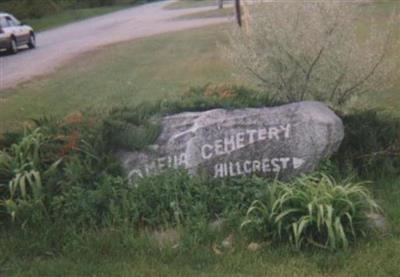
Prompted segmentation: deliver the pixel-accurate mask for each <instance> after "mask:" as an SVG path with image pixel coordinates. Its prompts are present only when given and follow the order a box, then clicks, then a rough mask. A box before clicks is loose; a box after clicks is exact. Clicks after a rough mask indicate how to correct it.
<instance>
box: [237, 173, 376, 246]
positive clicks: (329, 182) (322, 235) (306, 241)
mask: <svg viewBox="0 0 400 277" xmlns="http://www.w3.org/2000/svg"><path fill="white" fill-rule="evenodd" d="M265 189H266V190H267V192H266V196H265V197H264V198H263V199H260V200H256V201H254V202H253V203H252V205H251V207H250V208H249V210H248V212H247V219H246V220H245V221H244V222H243V224H242V228H244V229H245V230H246V229H247V231H248V232H249V233H250V234H252V235H253V236H254V235H255V236H258V237H261V238H263V239H267V240H272V241H290V242H291V243H292V244H293V245H294V247H295V248H297V249H300V248H301V247H303V246H304V245H314V246H318V247H322V248H328V249H333V250H336V249H346V248H347V247H348V245H349V242H351V241H352V240H354V239H356V238H357V237H358V236H360V235H365V234H366V233H367V231H368V227H367V226H368V225H367V214H368V213H371V212H379V210H380V208H379V207H378V205H377V204H376V202H375V201H374V200H373V199H372V197H371V195H370V193H369V192H368V190H367V189H366V188H365V187H364V186H363V184H361V183H351V182H343V183H336V181H335V180H334V179H333V178H331V177H328V176H326V175H322V174H321V175H315V176H303V177H299V178H297V179H295V180H294V181H293V182H291V183H282V182H279V181H275V182H274V183H273V184H270V185H268V186H266V187H265Z"/></svg>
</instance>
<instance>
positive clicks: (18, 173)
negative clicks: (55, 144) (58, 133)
mask: <svg viewBox="0 0 400 277" xmlns="http://www.w3.org/2000/svg"><path fill="white" fill-rule="evenodd" d="M50 145H51V138H50V137H49V136H46V135H45V134H44V133H43V132H42V130H41V129H40V128H38V129H35V130H32V131H26V133H25V136H24V137H23V138H22V139H21V141H20V142H19V143H16V144H13V145H11V147H10V148H9V149H7V150H6V151H0V212H1V211H2V210H5V211H6V213H7V214H9V215H10V216H11V218H12V220H15V219H16V216H17V215H19V214H20V213H25V214H31V215H32V217H35V216H38V214H42V213H45V210H46V207H45V203H44V201H45V195H44V191H43V181H48V180H49V179H50V178H52V176H53V175H54V174H55V172H56V170H57V167H58V166H59V164H60V163H61V159H59V160H55V159H54V157H52V156H51V155H49V153H48V152H47V150H49V148H50V147H51V146H50ZM0 219H1V217H0Z"/></svg>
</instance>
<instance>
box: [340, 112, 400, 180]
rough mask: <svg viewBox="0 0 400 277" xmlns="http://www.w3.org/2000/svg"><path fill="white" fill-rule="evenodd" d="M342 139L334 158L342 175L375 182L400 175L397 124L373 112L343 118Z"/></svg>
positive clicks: (398, 122) (395, 119)
mask: <svg viewBox="0 0 400 277" xmlns="http://www.w3.org/2000/svg"><path fill="white" fill-rule="evenodd" d="M342 119H343V122H344V126H345V138H344V141H343V143H342V145H341V147H340V149H339V151H338V153H337V154H336V155H335V156H334V157H333V162H334V163H335V164H336V165H337V166H338V168H340V169H341V171H342V173H343V174H351V171H355V172H356V173H357V174H358V175H359V176H361V177H364V178H373V179H377V178H380V177H385V176H386V177H387V176H398V175H399V173H400V121H399V119H398V118H396V117H393V116H391V115H389V114H386V113H381V112H378V111H376V110H366V111H353V112H350V113H349V114H347V115H344V116H342Z"/></svg>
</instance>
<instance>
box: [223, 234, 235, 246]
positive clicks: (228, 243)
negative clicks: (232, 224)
mask: <svg viewBox="0 0 400 277" xmlns="http://www.w3.org/2000/svg"><path fill="white" fill-rule="evenodd" d="M234 238H235V237H234V235H233V234H230V235H229V236H228V237H227V238H226V239H224V240H223V241H222V243H221V245H222V247H224V248H226V249H230V248H232V247H233V241H234Z"/></svg>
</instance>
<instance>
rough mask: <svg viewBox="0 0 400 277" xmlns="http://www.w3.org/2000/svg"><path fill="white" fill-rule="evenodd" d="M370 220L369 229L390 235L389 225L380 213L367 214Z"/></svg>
mask: <svg viewBox="0 0 400 277" xmlns="http://www.w3.org/2000/svg"><path fill="white" fill-rule="evenodd" d="M367 218H368V227H369V228H370V229H372V230H374V231H377V232H379V233H381V234H387V233H389V229H390V228H389V223H388V221H387V219H386V218H385V217H384V216H383V215H382V214H378V213H369V214H367Z"/></svg>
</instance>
